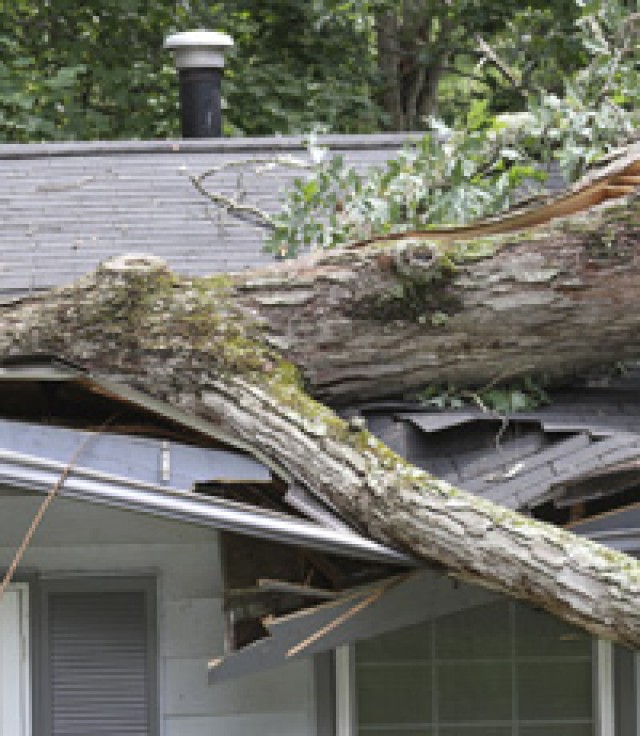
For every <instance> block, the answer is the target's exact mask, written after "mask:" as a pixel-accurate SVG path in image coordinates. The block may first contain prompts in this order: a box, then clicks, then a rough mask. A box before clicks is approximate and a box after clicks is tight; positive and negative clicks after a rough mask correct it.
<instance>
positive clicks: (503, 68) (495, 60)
mask: <svg viewBox="0 0 640 736" xmlns="http://www.w3.org/2000/svg"><path fill="white" fill-rule="evenodd" d="M476 41H477V43H478V48H479V49H480V51H481V52H482V53H483V54H484V57H485V59H488V60H489V61H490V62H491V63H492V64H493V65H494V66H495V67H496V68H497V69H498V71H500V72H501V73H502V75H503V76H504V77H506V78H507V79H508V80H509V81H510V82H511V84H512V85H513V86H514V87H515V88H516V89H518V90H520V91H524V90H523V88H522V79H520V77H519V75H518V74H517V73H516V72H515V71H514V70H513V69H512V68H511V67H510V66H509V65H508V64H507V63H506V61H504V59H501V58H500V57H499V56H498V54H497V53H496V52H495V51H494V50H493V49H492V48H491V46H489V44H488V43H487V42H486V41H485V40H484V38H482V36H481V35H480V34H479V33H476Z"/></svg>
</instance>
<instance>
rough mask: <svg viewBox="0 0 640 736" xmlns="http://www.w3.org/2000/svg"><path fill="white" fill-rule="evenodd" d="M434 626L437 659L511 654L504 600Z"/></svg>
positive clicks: (454, 615)
mask: <svg viewBox="0 0 640 736" xmlns="http://www.w3.org/2000/svg"><path fill="white" fill-rule="evenodd" d="M435 627H436V657H437V658H438V659H476V658H486V657H492V658H493V657H498V658H506V657H509V655H510V648H511V643H510V637H509V604H508V603H506V602H505V601H498V602H496V603H490V604H489V605H485V606H477V607H475V608H470V609H468V610H466V611H461V612H460V613H454V614H452V615H450V616H445V617H443V618H440V619H438V620H437V621H436V623H435Z"/></svg>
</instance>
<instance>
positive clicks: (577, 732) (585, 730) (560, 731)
mask: <svg viewBox="0 0 640 736" xmlns="http://www.w3.org/2000/svg"><path fill="white" fill-rule="evenodd" d="M520 736H594V731H593V726H592V725H591V724H590V723H589V724H587V723H582V724H578V723H566V724H560V723H555V724H553V725H550V724H542V723H541V724H540V725H539V726H520Z"/></svg>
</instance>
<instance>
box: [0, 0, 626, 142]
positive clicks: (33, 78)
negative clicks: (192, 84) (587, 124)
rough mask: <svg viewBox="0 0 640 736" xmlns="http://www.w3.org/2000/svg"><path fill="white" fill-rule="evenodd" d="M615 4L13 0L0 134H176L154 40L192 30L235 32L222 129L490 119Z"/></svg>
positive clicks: (556, 64)
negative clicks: (479, 106) (480, 114)
mask: <svg viewBox="0 0 640 736" xmlns="http://www.w3.org/2000/svg"><path fill="white" fill-rule="evenodd" d="M618 5H619V3H618V2H617V0H615V1H614V2H613V3H604V0H598V2H597V3H589V4H588V5H585V3H584V2H573V1H569V2H563V3H557V2H554V1H553V0H530V1H529V2H527V3H525V4H524V6H522V5H521V4H520V3H516V2H515V0H504V1H502V2H499V0H447V2H440V1H436V0H402V2H397V0H393V2H392V0H314V2H299V1H298V0H236V1H232V0H221V1H218V2H204V1H202V0H199V1H195V0H194V1H191V2H185V1H184V0H156V1H155V2H151V0H130V2H127V3H126V4H123V3H120V2H117V1H116V0H103V1H99V0H87V1H86V2H83V3H79V4H78V3H74V2H71V0H38V1H37V2H36V0H15V1H14V2H11V3H3V4H2V5H1V6H0V49H1V50H2V54H1V59H2V61H1V62H0V138H2V139H3V140H5V141H30V140H52V139H91V138H104V139H113V138H156V137H166V136H168V135H177V134H178V128H177V125H178V123H177V121H178V115H177V84H176V79H175V69H174V68H173V64H172V62H171V59H170V57H169V55H168V54H167V53H166V52H165V51H164V50H163V49H162V40H163V38H164V37H165V36H166V35H167V34H169V33H170V32H172V31H176V30H186V29H190V28H194V27H209V28H214V29H220V30H225V31H227V32H228V33H230V34H231V35H232V36H234V38H235V40H236V49H235V52H234V53H232V54H231V56H230V58H229V61H228V70H227V78H226V83H225V96H226V100H227V103H228V107H227V111H226V127H227V131H226V132H227V134H239V135H242V134H245V135H262V134H273V133H290V132H300V131H308V130H309V129H311V128H312V127H314V126H324V127H325V128H326V129H328V130H331V131H336V132H372V131H376V130H382V129H388V130H409V129H413V130H424V129H426V127H427V125H428V118H429V116H430V115H433V114H434V113H438V114H439V115H440V116H441V117H443V118H444V119H445V120H446V121H447V123H448V124H449V125H451V124H453V123H456V122H459V121H460V120H461V119H463V118H465V117H466V115H467V111H468V109H469V107H470V105H471V104H472V103H473V102H474V100H478V99H482V100H484V101H485V103H486V106H487V112H488V113H489V114H491V113H494V112H500V111H504V110H519V109H520V110H521V109H524V108H525V107H526V98H527V95H528V93H529V92H530V91H531V90H535V89H539V88H545V89H547V90H551V91H556V92H560V91H561V87H562V78H570V77H572V76H573V75H574V74H575V73H576V71H577V70H579V69H580V68H582V67H583V66H584V63H585V59H586V57H585V53H584V47H583V46H582V44H581V42H580V40H579V38H578V36H579V33H580V29H579V27H578V26H576V21H578V20H580V18H581V17H582V16H584V15H585V14H589V13H591V14H594V13H596V12H600V9H602V8H606V7H608V6H612V7H618ZM590 6H593V7H590ZM596 6H597V7H596ZM621 7H622V6H621ZM626 12H627V13H628V12H630V11H629V10H626ZM559 71H560V73H559Z"/></svg>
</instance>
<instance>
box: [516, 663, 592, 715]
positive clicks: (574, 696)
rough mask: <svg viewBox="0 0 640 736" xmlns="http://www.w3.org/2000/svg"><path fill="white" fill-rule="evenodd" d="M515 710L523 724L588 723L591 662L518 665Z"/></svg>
mask: <svg viewBox="0 0 640 736" xmlns="http://www.w3.org/2000/svg"><path fill="white" fill-rule="evenodd" d="M517 688H518V710H519V714H520V718H521V719H523V720H532V721H535V720H545V719H550V720H552V719H556V718H557V719H563V718H566V719H574V718H576V719H580V718H584V719H590V718H591V710H592V709H591V688H592V680H591V662H589V661H578V662H567V661H564V662H562V661H557V662H531V661H530V662H519V663H518V672H517Z"/></svg>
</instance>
